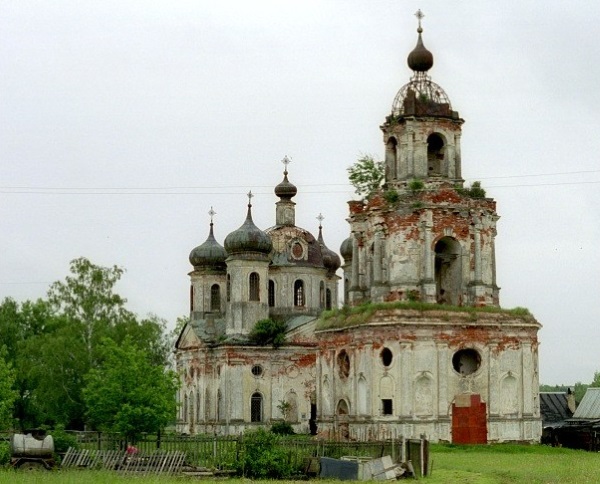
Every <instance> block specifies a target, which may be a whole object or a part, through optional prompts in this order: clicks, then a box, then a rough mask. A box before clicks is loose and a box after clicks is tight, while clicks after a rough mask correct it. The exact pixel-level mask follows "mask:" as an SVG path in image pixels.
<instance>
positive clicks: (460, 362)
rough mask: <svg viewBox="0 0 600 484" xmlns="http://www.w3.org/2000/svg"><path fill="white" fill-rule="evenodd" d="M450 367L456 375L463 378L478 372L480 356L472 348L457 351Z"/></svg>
mask: <svg viewBox="0 0 600 484" xmlns="http://www.w3.org/2000/svg"><path fill="white" fill-rule="evenodd" d="M452 366H453V367H454V370H455V371H456V372H457V373H460V374H461V375H463V376H466V375H471V374H472V373H475V372H476V371H477V370H479V367H480V366H481V356H480V354H479V353H478V352H477V351H476V350H474V349H472V348H465V349H464V350H459V351H457V352H456V353H454V356H452Z"/></svg>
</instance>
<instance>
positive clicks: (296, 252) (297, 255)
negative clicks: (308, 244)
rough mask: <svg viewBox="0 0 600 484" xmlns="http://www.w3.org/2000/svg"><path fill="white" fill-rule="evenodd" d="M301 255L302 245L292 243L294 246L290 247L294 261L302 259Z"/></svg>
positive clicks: (302, 251) (302, 253) (302, 252)
mask: <svg viewBox="0 0 600 484" xmlns="http://www.w3.org/2000/svg"><path fill="white" fill-rule="evenodd" d="M303 255H304V247H302V244H301V243H300V242H294V245H292V256H293V257H294V259H302V256H303Z"/></svg>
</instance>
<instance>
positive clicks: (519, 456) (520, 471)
mask: <svg viewBox="0 0 600 484" xmlns="http://www.w3.org/2000/svg"><path fill="white" fill-rule="evenodd" d="M431 458H432V463H433V469H432V475H431V476H430V477H428V478H426V479H423V480H422V482H427V483H429V484H438V483H444V484H446V483H461V484H513V483H520V482H524V483H527V484H538V483H539V484H542V483H543V484H551V483H561V484H564V483H577V484H579V483H600V455H598V454H597V453H592V452H584V451H577V450H570V449H558V448H551V447H545V446H516V445H495V446H470V447H466V446H465V447H463V446H444V445H433V446H432V447H431ZM192 481H193V482H198V480H197V479H191V478H185V477H175V478H168V477H162V478H149V477H146V478H136V477H131V476H121V475H119V474H117V473H115V472H101V471H85V470H83V471H82V470H78V471H53V472H47V471H40V472H30V473H24V472H18V471H13V470H6V471H0V483H11V484H12V483H15V484H31V483H44V484H83V483H86V484H113V483H116V484H120V483H132V482H144V483H157V484H158V483H160V484H173V483H179V484H181V483H182V482H192ZM202 482H203V483H206V484H208V483H210V482H211V481H209V480H208V479H203V480H202ZM213 482H216V481H213ZM218 482H220V483H223V482H224V480H222V479H220V480H219V481H218ZM251 482H254V481H251V480H249V479H230V480H227V483H228V484H249V483H251ZM281 482H284V481H281ZM288 482H290V481H288ZM318 482H319V483H320V484H327V483H328V482H329V483H335V482H339V481H325V480H318Z"/></svg>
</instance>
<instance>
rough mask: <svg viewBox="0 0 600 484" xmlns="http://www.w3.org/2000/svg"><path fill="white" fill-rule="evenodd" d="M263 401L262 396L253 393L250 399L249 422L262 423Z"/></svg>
mask: <svg viewBox="0 0 600 484" xmlns="http://www.w3.org/2000/svg"><path fill="white" fill-rule="evenodd" d="M262 407H263V399H262V395H261V394H260V393H258V392H256V393H253V394H252V397H251V398H250V421H251V422H262V418H263V415H262V413H263V411H262V410H263V408H262Z"/></svg>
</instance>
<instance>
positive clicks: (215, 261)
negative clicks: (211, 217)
mask: <svg viewBox="0 0 600 484" xmlns="http://www.w3.org/2000/svg"><path fill="white" fill-rule="evenodd" d="M226 258H227V252H225V249H224V248H223V247H222V246H221V245H220V244H219V243H218V242H217V241H216V240H215V236H214V235H213V223H212V222H211V223H210V233H209V234H208V238H207V239H206V241H205V242H204V243H203V244H202V245H199V246H198V247H196V248H195V249H192V251H191V252H190V263H191V264H192V265H193V266H194V269H202V268H210V269H216V270H218V269H225V259H226Z"/></svg>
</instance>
